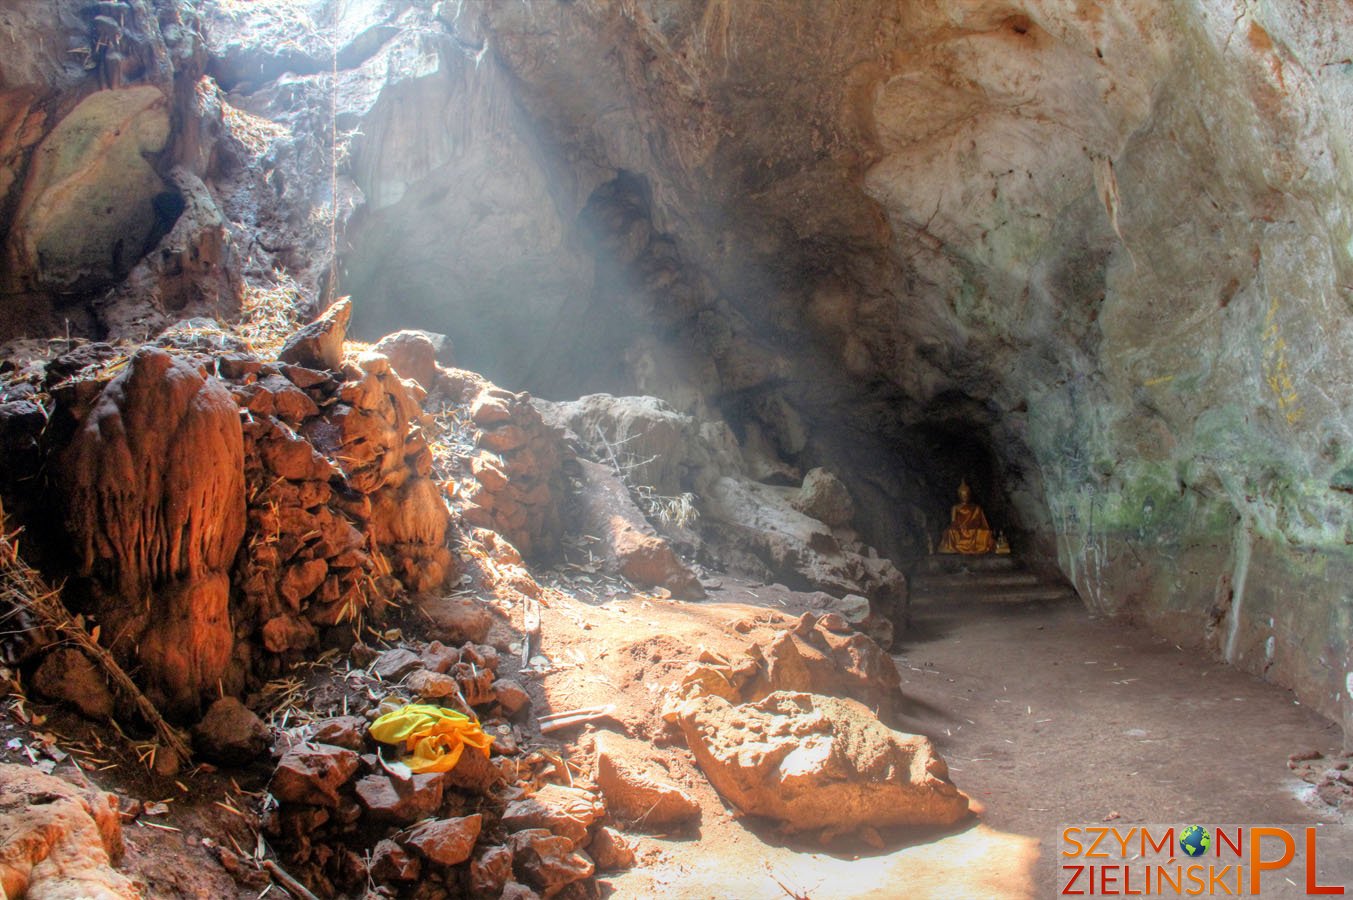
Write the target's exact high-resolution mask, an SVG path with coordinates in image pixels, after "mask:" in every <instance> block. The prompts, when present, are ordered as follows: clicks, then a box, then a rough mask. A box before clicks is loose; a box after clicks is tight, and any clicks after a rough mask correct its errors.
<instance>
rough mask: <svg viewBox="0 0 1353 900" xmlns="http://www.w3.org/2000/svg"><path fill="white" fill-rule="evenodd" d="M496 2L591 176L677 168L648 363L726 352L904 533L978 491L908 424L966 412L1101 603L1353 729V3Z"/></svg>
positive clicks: (732, 394)
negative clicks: (929, 481) (1351, 145)
mask: <svg viewBox="0 0 1353 900" xmlns="http://www.w3.org/2000/svg"><path fill="white" fill-rule="evenodd" d="M485 20H486V22H487V28H488V31H489V33H490V35H491V44H492V46H493V49H494V52H495V53H496V54H497V56H498V57H499V59H501V60H502V61H503V63H504V65H505V66H506V67H507V68H508V69H509V70H510V71H511V72H512V73H513V74H514V75H515V76H516V77H517V79H518V80H519V83H520V91H519V97H520V103H521V104H522V106H523V108H524V109H526V110H527V111H528V112H529V113H530V114H531V115H532V116H533V117H534V119H535V121H536V122H537V123H538V128H539V131H540V132H541V133H543V134H545V135H548V136H549V137H550V139H551V140H553V141H554V142H555V143H556V144H557V145H558V146H559V147H561V148H563V153H564V156H565V157H566V158H567V159H568V160H569V161H570V162H571V163H572V164H573V166H574V169H575V171H579V172H590V171H595V170H596V169H597V168H599V167H601V168H607V167H608V168H611V169H614V170H616V171H618V172H625V173H630V177H636V178H641V179H642V180H643V182H644V184H645V185H646V198H647V201H648V204H649V205H648V211H649V220H650V222H651V228H652V229H653V231H655V232H658V233H662V234H671V235H677V236H678V237H677V238H676V240H675V253H674V255H675V257H676V258H677V259H679V260H680V261H681V265H682V267H683V271H685V272H686V273H687V274H686V275H685V276H684V277H685V281H686V283H688V284H694V285H698V286H699V288H700V291H699V293H700V296H699V297H698V298H697V300H696V302H695V303H694V304H693V307H694V311H693V314H692V315H691V316H690V317H689V319H687V320H686V321H689V322H690V323H691V326H690V327H689V328H687V329H685V330H683V329H682V327H681V326H680V325H678V326H677V327H676V328H671V327H668V328H667V329H666V330H665V331H664V332H662V333H663V334H665V335H667V336H668V337H669V338H670V339H671V340H670V341H669V342H668V344H667V345H666V346H665V347H664V349H663V350H662V352H661V353H653V352H651V351H650V352H648V353H647V354H640V356H637V357H634V358H635V359H636V360H637V359H642V360H643V363H644V365H635V366H634V367H633V368H632V371H631V372H630V375H631V376H632V377H634V378H642V377H652V373H653V372H655V371H661V370H662V367H661V365H660V364H658V363H657V362H655V360H659V359H662V358H667V359H670V358H672V357H673V356H676V355H679V354H680V353H682V352H686V351H687V350H689V348H690V347H696V348H699V349H700V351H701V355H702V356H703V358H705V359H707V360H711V361H712V362H713V368H714V371H712V372H711V371H709V370H708V369H695V368H693V369H688V370H687V371H685V372H684V373H683V374H682V376H681V377H668V378H661V377H660V378H658V381H660V382H662V381H665V382H667V386H666V387H663V386H659V387H655V388H653V389H652V392H654V393H658V394H663V393H668V395H669V396H684V395H685V393H686V392H687V391H688V389H689V388H688V385H689V383H690V382H691V380H692V378H694V379H695V380H697V383H699V384H700V385H701V387H702V388H703V389H704V390H705V391H706V392H707V393H706V396H712V397H714V398H716V402H718V403H719V404H720V405H721V407H722V408H723V410H724V411H725V412H726V413H727V414H729V415H730V417H731V418H732V419H733V420H734V421H735V422H736V423H737V424H738V425H740V426H742V427H743V428H744V429H746V430H747V431H748V432H749V433H750V432H752V431H757V432H760V433H761V434H762V436H763V437H764V438H765V440H766V442H767V443H769V444H770V445H771V446H772V447H773V448H774V449H775V450H776V451H777V452H778V453H779V454H780V455H782V456H783V457H785V458H788V459H791V460H794V461H796V462H797V463H798V464H799V465H801V466H807V465H811V464H815V463H817V462H820V461H823V460H830V461H831V464H832V465H833V466H834V467H835V468H837V469H838V470H840V471H841V472H842V474H843V476H844V477H845V479H846V481H847V484H848V485H850V486H851V487H852V489H853V490H852V493H853V494H854V495H855V496H857V497H860V498H863V502H862V503H861V506H862V509H861V515H862V517H863V518H864V520H865V521H867V522H868V523H869V528H868V530H869V531H871V532H872V533H873V535H876V537H875V539H876V540H879V541H880V542H882V543H885V544H887V543H891V545H892V548H893V549H894V550H897V549H904V548H905V545H906V542H905V535H902V534H899V533H898V532H899V530H901V529H899V527H898V520H899V519H901V518H904V516H903V515H902V514H901V513H900V510H902V509H905V506H906V504H907V503H908V502H915V501H916V500H917V499H918V497H919V498H920V499H921V500H922V501H924V505H929V506H937V507H939V508H940V509H942V508H943V507H942V506H939V504H940V503H942V502H944V501H945V498H944V497H943V494H939V495H938V496H937V495H936V494H933V493H932V494H931V495H930V497H928V498H927V497H926V495H925V489H924V488H922V489H920V490H918V487H919V485H918V484H917V481H916V479H914V478H913V477H912V476H911V475H907V474H906V470H907V468H908V467H910V468H911V470H912V471H913V472H914V471H915V470H916V469H917V468H923V461H918V460H915V459H906V458H904V459H900V460H899V459H897V449H898V448H902V449H903V451H904V452H905V451H907V450H910V449H911V448H912V447H914V446H915V443H914V442H912V441H910V439H909V438H908V435H909V433H910V430H911V429H913V428H915V427H918V426H919V427H928V426H937V425H940V426H945V427H952V428H957V429H960V430H966V431H968V432H970V433H972V434H974V435H976V436H977V440H978V441H979V443H981V444H983V445H985V446H986V447H987V448H989V449H990V450H991V452H992V453H993V455H994V456H995V458H996V460H997V464H998V469H999V474H1000V475H1001V476H1003V478H1002V480H1003V481H1004V483H1005V487H1006V489H1007V491H1008V493H1009V495H1010V501H1011V503H1012V504H1013V509H1014V510H1015V512H1016V513H1017V515H1018V523H1017V524H1019V525H1021V526H1022V528H1023V530H1024V531H1025V533H1026V540H1025V542H1024V543H1025V544H1026V546H1025V548H1024V549H1025V550H1026V551H1033V552H1036V553H1041V554H1042V555H1044V556H1045V557H1046V558H1047V559H1049V560H1056V562H1057V564H1058V565H1059V566H1060V568H1061V569H1062V570H1063V571H1064V572H1065V573H1066V574H1067V575H1069V576H1070V577H1071V578H1072V579H1073V581H1074V582H1075V583H1076V585H1077V588H1078V590H1079V591H1080V592H1081V594H1082V596H1083V597H1084V598H1085V599H1086V601H1087V603H1089V604H1090V605H1092V606H1094V607H1096V608H1099V609H1103V610H1106V611H1127V610H1133V611H1136V612H1138V613H1140V614H1142V615H1143V616H1144V617H1145V618H1147V619H1148V620H1150V621H1153V622H1155V623H1156V624H1157V626H1158V627H1161V628H1163V629H1166V630H1168V631H1169V632H1170V633H1171V634H1173V635H1175V636H1177V637H1179V638H1185V639H1188V640H1189V641H1190V642H1192V643H1204V644H1208V645H1210V646H1211V647H1212V648H1213V649H1215V650H1216V652H1218V653H1219V654H1221V655H1223V656H1225V657H1226V658H1228V659H1231V660H1232V661H1234V662H1236V663H1238V664H1241V665H1243V666H1245V667H1247V668H1249V669H1251V670H1254V671H1260V672H1266V673H1267V674H1268V675H1269V677H1272V678H1274V679H1276V680H1278V681H1280V682H1282V683H1286V684H1291V685H1295V686H1297V687H1298V688H1299V689H1300V691H1301V695H1302V696H1303V698H1304V699H1305V700H1306V701H1307V702H1311V703H1313V704H1315V705H1317V706H1318V707H1319V708H1321V709H1322V710H1324V711H1326V712H1329V713H1331V714H1334V715H1336V716H1343V717H1345V719H1346V721H1347V720H1349V716H1350V712H1349V710H1353V693H1351V692H1350V691H1349V682H1348V677H1349V675H1350V673H1351V672H1353V658H1351V657H1350V643H1349V635H1350V624H1351V623H1350V621H1349V610H1348V606H1347V603H1346V601H1345V599H1344V598H1343V592H1342V591H1341V589H1340V588H1339V587H1338V584H1339V573H1341V572H1343V571H1344V569H1345V568H1346V567H1347V566H1348V564H1349V559H1350V558H1349V556H1348V553H1347V550H1346V549H1345V546H1346V540H1347V535H1348V530H1349V528H1350V526H1351V525H1353V510H1350V509H1349V508H1348V500H1347V497H1348V491H1347V483H1348V481H1349V479H1348V474H1347V473H1348V471H1349V470H1348V466H1349V464H1350V462H1353V458H1351V455H1353V451H1350V449H1349V428H1350V424H1353V422H1351V420H1350V418H1349V416H1348V413H1347V412H1346V409H1345V406H1346V404H1345V403H1344V402H1343V399H1342V398H1344V397H1347V396H1348V393H1349V384H1348V382H1349V378H1350V374H1353V367H1350V363H1349V360H1348V358H1347V355H1346V354H1345V353H1344V351H1343V349H1342V348H1343V347H1345V346H1347V345H1348V340H1347V335H1346V331H1347V328H1348V325H1347V319H1348V317H1347V310H1348V306H1349V302H1350V289H1349V285H1350V283H1351V282H1350V280H1349V268H1350V265H1351V264H1353V260H1350V251H1349V239H1350V236H1351V235H1350V222H1349V218H1348V213H1347V209H1348V203H1347V198H1348V194H1349V190H1350V174H1353V172H1351V168H1350V161H1349V156H1348V146H1347V134H1348V116H1349V112H1348V110H1349V109H1350V105H1349V102H1348V101H1349V92H1350V90H1353V82H1350V80H1349V63H1348V59H1349V58H1350V49H1353V47H1351V46H1350V45H1351V44H1353V17H1350V14H1349V12H1348V10H1347V9H1346V8H1344V7H1340V6H1337V5H1320V6H1319V7H1318V8H1317V7H1316V6H1315V5H1312V4H1308V3H1297V2H1289V3H1274V4H1267V5H1265V6H1263V7H1253V6H1250V5H1246V4H1241V3H1235V2H1221V0H1196V2H1187V3H1167V2H1158V0H1121V2H1116V3H1111V4H1096V5H1093V6H1087V5H1074V6H1071V5H1066V4H1060V3H1052V2H1038V0H1023V2H979V3H971V4H964V5H962V6H961V7H955V6H954V5H953V4H946V3H939V2H923V3H909V4H895V3H891V2H879V3H858V4H805V5H802V6H795V7H793V8H792V9H784V8H776V9H775V11H774V12H771V11H769V10H768V9H762V8H760V7H754V6H749V5H745V4H738V3H733V2H727V3H724V2H717V3H708V4H695V3H690V4H646V3H638V4H617V3H608V2H603V0H596V2H579V3H574V4H567V5H560V6H541V5H523V4H516V3H510V2H502V3H495V4H490V5H489V7H488V8H487V10H486V13H485ZM603 45H604V46H607V47H610V46H612V45H614V46H616V47H617V48H618V49H616V50H615V51H614V52H602V51H601V47H602V46H603ZM691 270H695V271H697V272H698V273H699V274H698V277H697V276H694V275H691V274H690V271H691ZM648 296H649V297H650V298H653V297H655V296H656V295H655V294H653V293H651V292H650V293H649V294H648ZM672 313H673V308H672V307H670V306H668V307H667V308H665V309H663V310H661V311H659V310H657V309H655V310H654V312H653V313H652V315H653V316H655V317H657V318H660V319H663V317H669V316H671V315H672ZM663 320H664V321H667V320H666V319H663ZM692 373H694V375H692ZM890 457H891V458H892V460H894V461H895V464H896V467H897V469H898V470H901V474H900V475H899V477H896V478H894V479H880V478H878V477H876V476H875V475H873V474H872V472H871V470H875V471H876V470H877V468H878V465H879V461H880V459H889V458H890ZM918 462H919V463H920V465H918ZM889 482H891V483H889ZM942 488H943V490H944V491H945V492H946V493H947V491H948V490H949V489H950V488H951V486H949V485H944V486H942ZM872 498H877V499H872ZM887 536H891V538H892V540H891V541H888V540H887V539H886V537H887ZM913 546H914V545H913Z"/></svg>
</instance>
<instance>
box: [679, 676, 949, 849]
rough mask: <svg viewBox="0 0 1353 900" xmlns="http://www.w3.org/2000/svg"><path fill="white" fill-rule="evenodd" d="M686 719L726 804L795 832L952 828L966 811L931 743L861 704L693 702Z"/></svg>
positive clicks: (774, 699)
mask: <svg viewBox="0 0 1353 900" xmlns="http://www.w3.org/2000/svg"><path fill="white" fill-rule="evenodd" d="M679 721H680V724H681V730H682V733H683V734H684V735H685V737H686V742H687V744H688V745H689V746H690V748H691V751H692V752H693V753H694V754H695V758H696V761H697V762H698V763H699V764H700V768H701V769H702V770H703V771H704V773H705V775H706V777H708V778H709V781H710V783H711V784H712V785H714V787H715V789H716V790H718V792H719V793H720V794H721V795H722V796H723V797H724V799H726V800H728V801H729V802H730V803H732V804H733V805H734V806H736V807H737V808H738V809H739V810H741V811H742V812H744V813H747V814H750V815H756V816H764V817H766V818H768V819H772V820H774V821H775V822H777V823H778V824H779V826H780V827H781V828H782V829H783V830H784V831H786V832H789V833H802V832H822V833H823V834H824V835H832V834H839V833H843V832H850V831H854V830H856V829H859V828H863V827H873V828H885V827H890V826H898V825H928V826H948V825H953V824H955V823H957V822H959V821H962V820H963V819H964V818H965V817H966V816H967V815H968V798H967V797H966V796H964V795H963V794H962V793H960V792H959V790H958V788H956V787H954V785H953V783H952V782H951V781H949V770H948V767H947V766H946V765H945V763H944V760H943V759H941V758H940V756H939V754H938V753H936V752H935V749H934V747H933V746H931V743H930V741H929V740H928V739H927V738H924V737H920V736H918V735H912V734H902V733H901V732H897V731H893V730H892V729H890V728H888V727H887V726H885V725H883V724H882V723H880V722H879V721H878V719H876V718H875V717H874V715H873V713H871V712H870V711H869V709H868V708H866V707H865V706H864V705H863V704H861V703H858V702H857V701H854V700H846V699H842V698H837V697H823V696H819V695H816V694H803V693H790V692H776V693H774V694H771V695H770V696H768V697H766V698H764V699H762V700H760V701H758V702H756V703H745V704H741V705H738V706H734V705H732V704H730V703H729V702H728V701H726V700H724V699H722V698H720V697H715V696H705V697H699V698H695V699H692V700H689V701H687V702H686V704H685V705H684V706H683V707H682V709H681V712H680V716H679Z"/></svg>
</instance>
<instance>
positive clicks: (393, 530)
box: [234, 352, 452, 654]
mask: <svg viewBox="0 0 1353 900" xmlns="http://www.w3.org/2000/svg"><path fill="white" fill-rule="evenodd" d="M240 367H241V369H242V370H243V371H241V373H240V380H239V383H238V384H237V385H236V386H235V387H234V390H235V392H236V397H237V398H238V399H239V401H240V403H241V406H242V407H243V408H244V409H246V410H248V417H247V419H248V421H246V423H245V425H244V430H245V435H246V443H247V450H248V453H247V458H248V465H247V467H246V475H247V477H248V481H249V484H250V486H251V489H252V490H251V495H250V502H249V522H250V528H249V532H250V538H249V544H248V550H247V552H246V553H245V554H243V555H242V557H241V560H240V564H239V575H238V577H239V583H240V585H241V586H242V588H243V592H244V596H245V603H244V613H245V615H246V617H247V620H248V621H252V622H253V623H255V624H256V627H257V628H258V629H259V633H260V635H261V638H262V643H263V646H264V648H265V649H266V650H267V651H268V652H270V653H274V654H286V653H289V652H291V651H297V650H303V649H306V648H308V647H311V646H314V644H315V643H316V640H317V633H318V632H317V629H322V628H326V627H331V626H336V625H340V624H343V623H348V622H356V621H357V620H359V619H360V618H362V617H363V615H371V616H374V617H379V615H380V608H381V606H382V604H383V602H384V601H386V600H389V599H390V598H392V597H393V596H395V595H396V594H397V593H399V591H400V590H401V589H405V590H409V591H414V592H424V591H435V590H437V589H438V588H439V587H441V586H442V585H443V584H444V583H445V582H446V580H447V578H448V577H449V575H450V574H451V572H452V558H451V553H450V551H449V550H448V549H447V546H446V535H447V530H448V528H449V526H450V513H449V511H448V509H447V507H446V502H445V500H444V498H443V495H442V491H441V488H440V487H439V486H438V485H437V484H436V483H435V482H434V481H433V480H432V479H431V478H430V477H429V475H430V473H431V469H432V455H431V452H430V450H429V447H428V440H427V436H426V435H427V432H428V431H429V430H430V429H431V427H432V426H431V422H430V421H429V420H428V419H427V418H426V416H425V415H424V413H423V412H422V409H421V406H420V403H421V401H422V399H423V396H424V394H423V390H422V388H420V387H419V386H418V385H417V384H415V383H413V382H408V381H404V380H403V379H400V378H399V376H398V375H396V374H395V373H394V372H393V370H392V369H391V367H390V363H389V360H388V359H387V358H386V357H384V356H382V355H380V354H376V353H370V352H368V353H363V354H361V355H360V356H359V357H358V358H357V359H356V361H355V362H352V363H348V364H345V365H344V366H343V367H342V369H341V370H339V371H337V372H332V373H328V372H323V371H319V370H315V369H310V368H306V367H304V366H300V365H287V364H282V363H279V364H259V363H257V362H253V361H244V362H241V363H240Z"/></svg>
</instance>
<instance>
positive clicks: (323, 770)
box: [265, 641, 633, 898]
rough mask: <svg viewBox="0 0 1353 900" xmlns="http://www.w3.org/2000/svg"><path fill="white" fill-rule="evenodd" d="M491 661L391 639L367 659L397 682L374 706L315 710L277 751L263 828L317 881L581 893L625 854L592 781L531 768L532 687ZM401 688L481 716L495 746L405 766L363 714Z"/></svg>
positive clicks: (477, 892) (435, 892) (476, 891)
mask: <svg viewBox="0 0 1353 900" xmlns="http://www.w3.org/2000/svg"><path fill="white" fill-rule="evenodd" d="M498 668H499V657H498V654H497V652H496V651H495V650H494V649H493V648H492V647H488V646H483V645H475V644H466V645H465V646H463V647H460V648H453V647H447V646H445V645H443V644H441V643H438V642H435V641H434V642H432V643H430V644H425V645H421V644H416V645H410V646H406V647H400V648H396V649H392V650H387V651H385V652H383V653H380V654H378V655H375V656H373V657H371V659H370V662H369V663H368V665H367V671H368V672H369V673H371V674H372V675H373V676H377V677H378V678H379V680H380V682H381V683H383V684H384V685H387V686H389V687H391V688H392V689H393V690H392V693H391V694H390V695H389V696H387V697H386V698H385V700H384V701H383V702H382V703H381V705H380V707H379V708H378V709H375V710H372V711H371V712H370V713H369V714H368V715H367V716H365V717H363V716H339V717H335V718H331V719H327V720H321V721H319V722H317V723H315V724H314V726H313V727H312V728H311V729H310V733H309V735H308V739H307V740H304V741H302V742H300V743H297V744H295V745H294V746H292V747H291V749H289V750H287V751H286V752H285V753H284V754H283V755H282V757H281V759H280V760H279V761H278V764H277V768H276V771H275V772H274V774H273V778H272V781H271V785H270V792H271V794H272V796H273V797H274V798H275V799H276V800H277V802H278V806H277V808H276V809H275V811H274V812H273V813H272V814H271V816H270V817H269V819H268V820H267V821H266V822H265V831H266V832H267V833H268V834H269V836H270V838H271V840H272V841H273V842H274V843H275V845H276V846H277V847H278V848H279V849H281V850H282V852H283V853H284V854H285V855H286V858H287V859H288V861H289V864H290V865H291V866H292V867H293V870H294V871H295V872H296V873H298V874H299V876H300V877H302V878H304V879H305V880H306V881H307V882H308V883H309V884H310V886H311V888H312V889H313V890H315V891H316V892H318V893H322V894H325V895H333V894H334V893H335V891H337V890H344V889H354V888H357V887H360V886H362V885H366V884H369V883H372V882H374V883H375V884H376V885H385V886H387V887H388V889H390V890H393V891H398V890H402V889H404V888H407V887H409V886H411V885H412V884H413V883H415V882H416V883H417V884H418V885H419V891H420V893H419V894H418V896H420V897H462V896H470V897H494V898H497V897H502V896H514V897H522V898H529V897H533V896H543V897H553V896H565V897H590V896H595V887H594V886H592V884H591V877H592V875H593V874H594V873H595V872H596V871H597V869H598V867H599V866H600V867H603V868H604V867H624V866H628V865H629V864H631V863H632V862H633V855H632V852H629V851H628V848H627V846H626V845H625V842H624V840H623V838H621V837H620V836H619V835H617V834H616V833H615V832H613V831H609V830H607V829H604V828H603V822H604V820H605V817H606V812H607V811H606V806H605V804H604V803H603V802H602V801H601V800H600V798H599V797H598V796H597V795H596V794H595V793H594V792H591V791H588V790H584V789H582V788H577V787H570V786H565V785H561V784H555V783H549V782H548V781H546V780H544V779H542V778H541V777H538V776H537V775H536V774H535V773H536V770H537V767H538V764H541V763H545V758H544V757H542V756H540V755H539V754H530V755H522V753H521V751H520V749H519V746H518V741H517V734H518V733H519V732H517V731H516V729H514V728H513V726H512V725H511V723H510V720H511V719H512V718H514V717H520V716H521V715H523V714H524V713H525V712H526V711H527V709H528V706H529V703H530V700H529V696H528V695H527V693H526V691H525V690H524V689H523V688H522V687H521V685H520V684H518V683H516V682H515V681H513V680H511V679H507V678H498V677H497V671H498ZM409 699H416V700H425V701H427V702H432V703H437V704H441V705H445V706H448V707H452V708H459V709H461V710H463V711H465V712H467V713H469V714H471V715H476V716H479V717H481V721H482V723H483V728H484V729H485V731H486V732H487V733H488V734H490V735H492V736H493V737H494V739H495V740H494V743H493V746H492V748H491V755H490V757H489V758H487V759H486V758H485V757H484V756H483V755H482V754H480V753H479V752H478V751H473V750H471V749H466V750H465V751H464V753H462V755H461V758H460V761H459V762H458V763H457V764H456V766H455V767H454V768H452V769H451V771H449V772H446V773H425V774H412V773H411V772H409V771H408V769H407V768H404V767H403V766H402V765H400V764H399V763H398V762H397V761H396V759H395V754H393V753H392V752H391V751H390V749H389V748H384V749H382V748H381V746H380V745H378V744H377V743H375V742H374V741H373V740H372V739H371V737H370V736H369V733H368V727H367V726H368V719H370V718H372V717H374V716H375V715H377V714H379V713H381V712H384V711H389V710H391V709H396V708H398V707H399V706H401V705H402V704H403V703H404V702H407V701H408V700H409ZM589 851H592V852H589ZM592 853H595V858H594V857H593V855H592Z"/></svg>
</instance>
